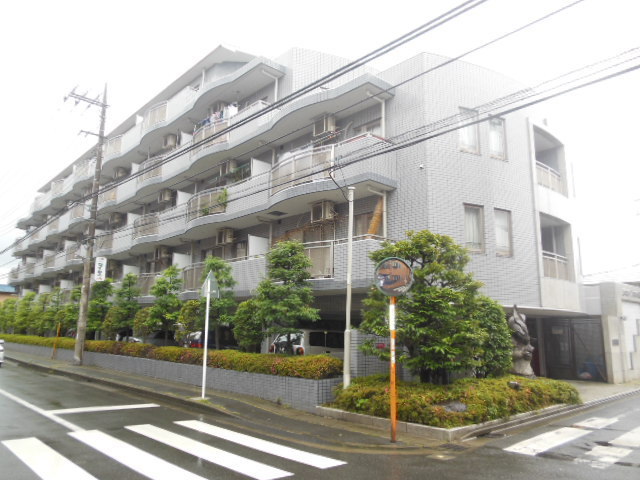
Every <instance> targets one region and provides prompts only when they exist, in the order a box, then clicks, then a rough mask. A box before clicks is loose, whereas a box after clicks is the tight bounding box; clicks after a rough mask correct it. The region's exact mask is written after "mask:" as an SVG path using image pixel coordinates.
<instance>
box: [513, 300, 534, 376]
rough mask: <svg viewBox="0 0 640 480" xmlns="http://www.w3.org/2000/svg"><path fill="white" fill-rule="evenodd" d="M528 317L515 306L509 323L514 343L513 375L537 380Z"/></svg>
mask: <svg viewBox="0 0 640 480" xmlns="http://www.w3.org/2000/svg"><path fill="white" fill-rule="evenodd" d="M526 320H527V317H526V316H525V315H524V314H523V313H520V312H519V311H518V306H517V305H514V306H513V313H512V314H511V316H510V317H509V320H508V323H509V328H510V329H511V342H512V343H513V354H512V356H511V358H512V359H513V366H512V367H511V373H513V374H515V375H520V376H523V377H529V378H535V374H534V373H533V368H531V359H532V358H533V350H534V348H533V346H532V345H531V337H530V336H529V330H528V329H527V323H526Z"/></svg>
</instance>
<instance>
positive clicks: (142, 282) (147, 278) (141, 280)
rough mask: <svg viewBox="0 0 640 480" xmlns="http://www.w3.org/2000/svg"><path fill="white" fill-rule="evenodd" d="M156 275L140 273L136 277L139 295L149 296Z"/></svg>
mask: <svg viewBox="0 0 640 480" xmlns="http://www.w3.org/2000/svg"><path fill="white" fill-rule="evenodd" d="M158 275H159V274H158V273H141V274H140V275H138V288H140V295H141V296H143V297H147V296H149V295H151V287H153V285H154V284H155V283H156V277H158Z"/></svg>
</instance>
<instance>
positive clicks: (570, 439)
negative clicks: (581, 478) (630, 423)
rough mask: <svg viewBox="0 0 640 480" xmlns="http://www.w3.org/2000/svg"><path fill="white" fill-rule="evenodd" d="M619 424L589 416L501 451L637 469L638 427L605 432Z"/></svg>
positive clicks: (639, 459)
mask: <svg viewBox="0 0 640 480" xmlns="http://www.w3.org/2000/svg"><path fill="white" fill-rule="evenodd" d="M619 421H620V418H619V417H611V418H605V417H592V418H588V419H586V420H584V421H582V422H577V423H574V424H573V425H571V426H569V427H561V428H557V429H555V430H551V431H548V432H545V433H541V434H539V435H536V436H534V437H531V438H527V439H526V440H522V441H520V442H517V443H515V444H512V445H509V446H507V447H505V448H503V450H505V451H507V452H511V453H517V454H520V455H528V456H553V457H555V458H564V459H571V460H572V461H573V462H574V463H579V464H586V465H589V466H591V467H593V468H598V469H605V468H608V467H610V466H611V465H614V464H618V465H625V466H631V467H638V468H640V427H637V428H634V429H632V430H629V431H627V432H625V433H622V434H620V433H619V431H617V430H616V429H608V427H611V426H613V425H615V424H616V423H618V422H619ZM596 438H597V439H596ZM579 441H580V442H581V443H579ZM577 443H579V444H578V445H577V447H578V448H576V445H575V444H577Z"/></svg>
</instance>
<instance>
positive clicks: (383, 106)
mask: <svg viewBox="0 0 640 480" xmlns="http://www.w3.org/2000/svg"><path fill="white" fill-rule="evenodd" d="M367 95H369V96H370V97H371V98H373V99H374V100H377V101H378V102H380V136H381V137H382V138H387V126H386V125H387V102H386V100H383V99H381V98H378V97H377V96H376V95H374V94H373V93H371V92H369V91H367Z"/></svg>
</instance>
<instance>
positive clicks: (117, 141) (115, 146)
mask: <svg viewBox="0 0 640 480" xmlns="http://www.w3.org/2000/svg"><path fill="white" fill-rule="evenodd" d="M121 151H122V135H118V136H117V137H113V138H110V139H109V140H107V145H106V147H105V149H104V156H105V158H110V157H114V156H116V155H120V152H121Z"/></svg>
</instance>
